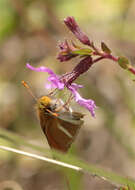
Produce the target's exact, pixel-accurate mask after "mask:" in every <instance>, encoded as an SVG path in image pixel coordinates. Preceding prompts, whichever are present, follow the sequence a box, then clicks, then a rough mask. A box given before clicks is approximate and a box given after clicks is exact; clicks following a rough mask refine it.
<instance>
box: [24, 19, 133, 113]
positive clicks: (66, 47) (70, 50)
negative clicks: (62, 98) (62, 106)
mask: <svg viewBox="0 0 135 190" xmlns="http://www.w3.org/2000/svg"><path fill="white" fill-rule="evenodd" d="M64 23H65V24H66V26H67V27H68V29H69V30H70V31H71V32H72V33H73V34H74V35H75V37H76V38H77V39H78V40H79V41H80V42H81V43H82V44H83V46H85V47H86V48H84V47H80V46H78V45H76V44H75V43H74V42H71V43H69V42H68V41H67V40H65V41H64V42H62V43H60V44H59V48H60V52H59V53H58V56H57V59H58V60H59V61H60V62H64V61H68V60H70V59H73V58H74V57H76V56H78V57H80V59H81V60H80V62H79V63H78V64H77V65H76V66H75V67H74V68H73V70H72V71H71V72H69V73H66V74H63V75H62V76H58V75H56V74H55V73H54V72H53V71H52V70H51V69H49V68H46V67H39V68H35V67H33V66H31V65H30V64H27V67H28V68H29V69H31V70H34V71H37V72H47V73H48V74H49V77H48V81H49V82H50V83H49V84H46V88H48V89H49V88H57V89H59V90H63V89H64V87H66V88H67V89H68V90H69V91H70V92H71V93H72V94H73V96H74V99H75V101H76V102H77V103H78V104H79V105H81V106H83V107H85V108H86V109H88V110H89V111H90V113H91V115H92V116H95V108H96V105H95V103H94V101H93V100H91V99H88V100H87V99H84V98H82V97H81V96H80V94H79V93H78V89H79V88H81V87H82V85H77V84H75V83H74V81H75V80H76V79H77V78H78V77H79V76H80V75H81V74H83V73H85V72H86V71H88V70H89V68H90V67H91V66H92V65H93V64H95V63H96V62H98V61H100V60H102V59H109V60H112V61H114V62H115V63H117V64H119V66H120V67H121V68H123V69H125V70H128V71H130V72H131V73H133V74H134V75H135V69H134V68H133V67H132V65H131V64H130V63H129V61H128V59H127V58H126V57H123V56H120V57H115V56H113V55H112V54H111V50H110V48H108V46H107V45H106V44H105V43H104V42H101V49H98V48H97V47H96V46H95V45H94V43H93V42H92V41H90V39H89V38H88V36H87V35H86V34H85V33H84V32H82V31H81V29H80V27H79V26H78V24H77V22H76V21H75V19H74V18H73V17H67V18H66V19H64ZM95 56H96V58H95V59H94V57H95Z"/></svg>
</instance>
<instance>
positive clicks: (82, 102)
mask: <svg viewBox="0 0 135 190" xmlns="http://www.w3.org/2000/svg"><path fill="white" fill-rule="evenodd" d="M68 89H69V90H70V91H71V92H72V94H73V95H74V98H75V101H76V102H77V103H78V104H80V106H83V107H85V108H86V109H87V110H89V112H90V113H91V115H92V116H93V117H95V108H96V105H95V102H94V101H93V100H91V99H88V100H87V99H84V98H82V97H81V96H80V94H79V93H78V92H77V90H76V89H75V88H74V87H73V86H72V85H71V86H69V87H68Z"/></svg>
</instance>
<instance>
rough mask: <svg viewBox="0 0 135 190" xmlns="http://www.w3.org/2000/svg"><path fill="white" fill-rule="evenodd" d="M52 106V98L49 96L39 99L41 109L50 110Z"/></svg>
mask: <svg viewBox="0 0 135 190" xmlns="http://www.w3.org/2000/svg"><path fill="white" fill-rule="evenodd" d="M50 106H51V98H49V97H48V96H42V97H41V98H39V99H38V108H39V109H44V108H49V107H50Z"/></svg>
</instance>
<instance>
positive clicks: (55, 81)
mask: <svg viewBox="0 0 135 190" xmlns="http://www.w3.org/2000/svg"><path fill="white" fill-rule="evenodd" d="M26 66H27V68H29V69H31V70H33V71H36V72H47V73H48V74H49V75H50V76H49V77H48V81H49V82H51V84H50V85H49V84H47V88H58V89H60V90H62V89H63V88H64V83H63V82H62V81H60V79H59V77H58V76H57V75H56V74H55V73H54V72H53V71H52V70H51V69H49V68H47V67H43V66H41V67H37V68H35V67H33V66H31V65H30V64H29V63H27V65H26Z"/></svg>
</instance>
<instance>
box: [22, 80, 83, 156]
mask: <svg viewBox="0 0 135 190" xmlns="http://www.w3.org/2000/svg"><path fill="white" fill-rule="evenodd" d="M22 83H23V85H24V86H25V87H26V88H27V89H28V90H29V92H30V93H31V95H32V96H33V93H32V92H31V91H30V88H29V86H28V84H27V83H26V82H24V81H22ZM34 98H35V96H34ZM36 102H37V112H38V117H39V121H40V126H41V128H42V130H43V132H44V134H45V136H46V138H47V141H48V144H49V146H50V147H51V148H52V149H55V150H58V151H61V152H67V151H68V150H69V148H70V146H71V144H72V143H73V141H74V140H75V138H76V135H77V134H78V131H79V129H80V127H81V126H82V125H83V123H84V121H83V117H84V114H82V113H79V112H72V111H71V110H69V109H66V108H65V107H64V105H65V104H63V105H62V106H60V105H59V104H57V103H56V102H57V101H56V100H55V99H53V98H52V97H50V96H42V97H41V98H39V99H37V98H36Z"/></svg>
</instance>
